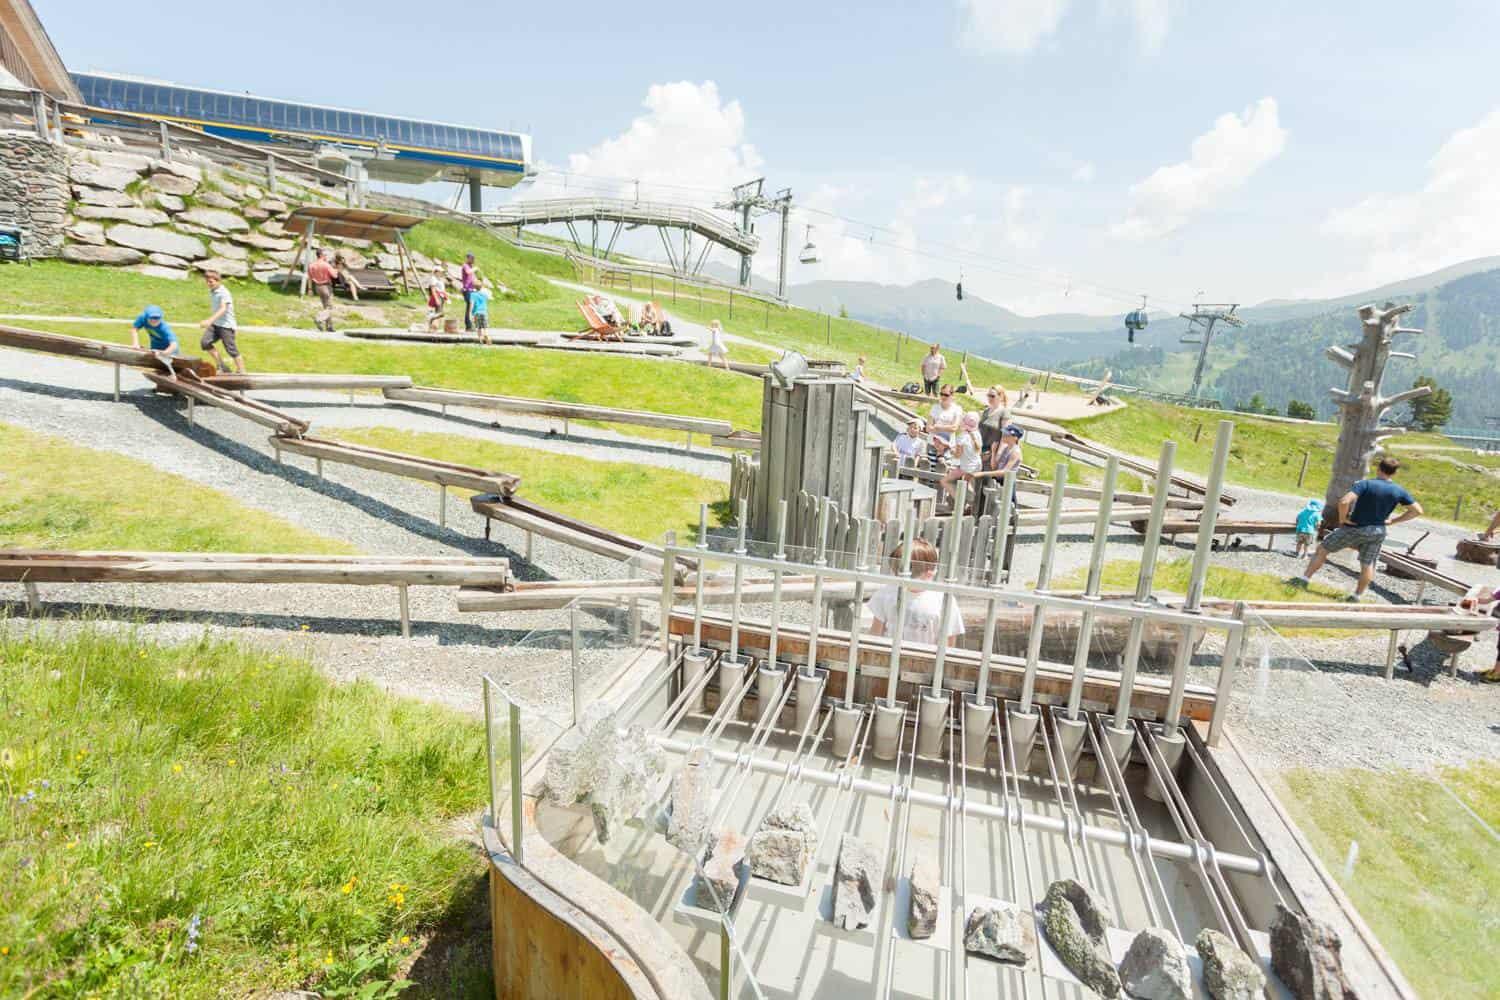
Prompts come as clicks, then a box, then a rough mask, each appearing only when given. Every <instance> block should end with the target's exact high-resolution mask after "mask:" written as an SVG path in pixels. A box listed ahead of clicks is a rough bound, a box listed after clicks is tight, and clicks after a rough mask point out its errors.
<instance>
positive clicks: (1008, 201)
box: [33, 0, 1500, 313]
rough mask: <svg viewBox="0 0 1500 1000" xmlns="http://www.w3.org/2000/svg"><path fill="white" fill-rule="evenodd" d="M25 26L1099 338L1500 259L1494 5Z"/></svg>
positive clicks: (1027, 6)
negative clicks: (360, 112) (1132, 322)
mask: <svg viewBox="0 0 1500 1000" xmlns="http://www.w3.org/2000/svg"><path fill="white" fill-rule="evenodd" d="M33 3H34V5H35V7H36V9H37V11H38V13H39V14H40V16H41V17H42V20H43V22H44V23H45V24H46V25H47V27H48V29H49V31H50V32H51V34H52V36H53V39H54V41H55V42H56V44H57V46H58V48H59V50H60V51H61V53H62V55H63V58H64V60H65V61H66V62H67V63H68V65H69V66H70V67H71V68H74V69H90V68H93V69H104V70H112V71H117V72H129V73H139V74H143V75H150V76H156V77H160V78H165V79H172V80H177V81H180V82H184V83H190V84H201V85H206V86H218V87H223V88H225V89H243V90H248V91H253V92H256V93H261V94H265V95H267V96H282V97H290V98H294V99H301V100H308V101H326V102H328V103H332V104H339V105H347V106H352V107H357V108H364V109H368V110H371V111H380V112H388V113H393V114H411V115H417V116H428V117H433V118H438V119H444V120H451V121H458V122H464V123H472V124H476V125H485V126H495V127H519V128H525V129H529V131H530V132H531V133H532V135H533V136H534V141H535V147H534V148H535V152H536V155H537V158H538V160H539V161H540V162H541V163H542V164H543V166H544V167H545V168H553V169H557V170H565V171H570V172H571V173H570V174H569V175H567V176H566V177H565V176H564V175H563V174H561V173H544V174H543V176H542V177H541V178H540V179H539V180H538V181H537V183H536V184H535V185H534V186H533V187H532V189H531V190H530V191H528V192H527V194H526V195H525V196H530V197H537V196H544V195H555V194H560V193H563V192H564V191H567V192H568V193H575V192H578V191H581V190H584V191H597V192H601V193H608V192H614V191H619V190H626V191H630V190H633V185H631V184H629V183H628V182H621V181H617V180H613V179H612V178H639V179H640V180H641V193H642V196H643V197H652V198H661V197H674V198H679V199H686V200H690V201H694V202H698V203H703V204H708V203H711V202H712V201H713V200H714V198H715V192H716V191H719V190H723V189H725V188H727V187H728V185H730V184H732V183H734V182H736V181H738V180H742V179H748V178H749V177H751V176H755V175H758V174H762V173H763V174H764V175H765V176H766V177H767V178H768V183H769V185H770V186H772V187H775V188H779V187H784V186H790V187H791V188H792V189H793V190H794V192H795V194H796V197H797V201H798V204H799V206H800V208H799V212H798V216H797V223H798V230H797V233H796V236H795V237H794V239H795V240H796V241H797V242H799V243H800V240H801V239H802V236H803V229H802V227H803V226H805V225H806V224H808V223H811V224H812V225H813V226H814V230H813V234H812V235H813V239H814V241H815V242H817V243H818V245H819V247H820V248H821V250H822V252H823V261H822V262H821V263H820V264H818V265H815V266H810V267H804V266H800V265H798V266H795V267H794V268H793V271H792V280H793V281H794V282H795V281H804V280H812V279H815V278H851V279H869V280H880V281H897V282H904V281H912V280H918V279H921V278H928V277H938V278H943V279H947V280H952V279H954V278H956V277H957V276H958V273H959V270H960V268H961V267H962V269H963V271H964V274H965V282H966V285H967V286H968V287H970V288H971V289H973V290H974V291H975V292H977V293H978V294H981V295H983V296H985V297H986V298H990V299H992V300H993V301H996V302H998V303H1000V304H1002V305H1007V306H1009V307H1011V308H1015V309H1017V310H1018V311H1021V312H1026V313H1036V312H1042V311H1064V310H1065V311H1088V312H1105V313H1108V312H1114V311H1118V310H1122V309H1124V308H1128V305H1129V302H1130V300H1131V298H1132V297H1133V296H1135V295H1137V294H1141V293H1145V294H1149V295H1150V296H1151V301H1152V303H1153V304H1157V303H1159V304H1161V305H1164V306H1175V305H1181V304H1183V303H1184V302H1185V301H1187V300H1189V299H1191V297H1193V296H1194V295H1195V294H1196V293H1197V292H1199V291H1202V292H1203V293H1204V296H1205V298H1206V299H1208V300H1213V301H1226V300H1227V301H1235V300H1237V301H1242V302H1247V303H1250V302H1256V301H1259V300H1263V299H1266V298H1271V297H1292V296H1305V295H1314V294H1333V293H1343V292H1352V291H1357V290H1359V289H1361V288H1364V287H1369V286H1371V285H1374V284H1378V283H1380V282H1384V281H1389V280H1394V279H1398V278H1401V277H1406V276H1409V275H1411V274H1415V273H1420V272H1423V271H1428V270H1433V269H1436V268H1438V267H1442V266H1445V265H1447V264H1451V263H1456V262H1458V261H1460V260H1464V259H1468V258H1471V257H1475V256H1481V255H1486V254H1490V253H1495V252H1497V245H1496V243H1497V241H1495V240H1494V239H1493V238H1492V236H1491V234H1493V233H1496V232H1500V180H1497V179H1496V178H1500V111H1497V107H1500V93H1497V90H1496V87H1495V82H1496V79H1497V74H1496V71H1495V69H1494V67H1495V59H1494V55H1493V51H1492V49H1493V40H1494V39H1495V38H1496V37H1500V5H1497V4H1494V3H1480V2H1450V0H1438V2H1433V3H1428V4H1424V5H1420V6H1414V5H1411V4H1403V5H1400V6H1398V5H1397V4H1395V3H1393V2H1387V0H1372V2H1365V3H1354V2H1350V0H1344V2H1339V3H1324V4H1307V3H1305V2H1304V3H1290V2H1280V0H1267V2H1259V3H1255V4H1243V3H1225V2H1198V3H1188V2H1183V0H1177V2H1174V0H957V2H954V3H933V4H920V5H919V4H910V3H906V4H888V3H866V4H863V5H860V6H859V7H857V8H851V7H846V6H844V5H827V4H809V3H805V2H804V3H796V4H794V3H781V2H770V3H762V4H760V5H756V6H748V7H747V6H741V5H734V6H731V5H705V4H702V3H691V4H690V3H651V2H645V3H635V4H630V5H624V4H618V3H608V4H605V3H594V2H592V0H575V2H573V3H569V4H524V5H517V4H503V5H502V4H483V3H479V4H458V3H455V4H442V5H437V6H434V7H433V8H425V9H424V8H422V7H421V6H420V5H413V4H409V3H405V2H402V3H396V2H390V0H366V2H364V3H362V4H361V5H360V7H359V14H357V15H355V14H353V13H350V12H347V11H345V10H341V8H342V7H343V5H335V4H330V3H314V2H307V0H304V2H297V3H293V2H284V0H263V2H261V3H259V4H257V5H255V7H254V8H253V11H252V9H251V8H221V7H215V6H213V5H205V4H202V3H195V4H189V3H185V2H177V0H157V2H156V3H155V4H154V5H153V6H152V8H151V12H150V13H149V14H148V13H147V12H146V9H145V8H142V7H139V6H132V5H121V4H118V3H105V2H102V0H68V2H66V3H63V2H61V0H33ZM1320 8H1321V9H1320ZM505 197H508V196H507V195H505V194H502V193H499V192H495V193H492V194H491V195H490V199H491V201H492V202H499V201H500V200H503V199H504V198H505ZM851 220H857V221H851ZM768 221H769V220H768ZM767 224H768V223H767ZM763 225H765V224H763ZM873 227H879V228H873ZM764 231H766V230H764V229H763V232H764ZM637 247H638V248H639V249H641V250H643V251H647V250H650V249H651V247H650V244H649V243H644V242H642V243H638V244H637ZM658 253H659V250H658ZM771 257H772V255H771V254H769V253H763V254H761V255H760V256H759V258H758V259H757V264H756V266H757V270H759V271H762V272H766V271H769V270H770V269H771V268H772V267H773V266H774V265H773V261H772V259H771ZM723 262H725V263H727V262H728V261H727V260H725V261H723Z"/></svg>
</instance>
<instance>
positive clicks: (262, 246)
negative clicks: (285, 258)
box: [229, 232, 297, 250]
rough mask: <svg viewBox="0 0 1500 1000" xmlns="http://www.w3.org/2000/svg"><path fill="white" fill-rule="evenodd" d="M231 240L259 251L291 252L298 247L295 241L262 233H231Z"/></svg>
mask: <svg viewBox="0 0 1500 1000" xmlns="http://www.w3.org/2000/svg"><path fill="white" fill-rule="evenodd" d="M229 238H230V239H232V240H234V241H235V242H236V243H243V244H245V246H247V247H254V248H255V249H257V250H290V249H292V248H293V247H295V246H296V245H297V243H296V241H295V240H279V239H273V238H272V237H270V236H263V235H261V234H260V233H241V232H236V233H230V234H229Z"/></svg>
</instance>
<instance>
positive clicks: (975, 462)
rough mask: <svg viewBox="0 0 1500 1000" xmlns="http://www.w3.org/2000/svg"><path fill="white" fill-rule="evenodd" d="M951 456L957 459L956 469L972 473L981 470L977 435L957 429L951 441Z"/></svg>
mask: <svg viewBox="0 0 1500 1000" xmlns="http://www.w3.org/2000/svg"><path fill="white" fill-rule="evenodd" d="M953 456H954V457H955V458H957V459H958V467H959V468H960V469H962V470H964V471H965V472H968V473H974V472H978V471H979V470H980V469H982V468H983V467H984V461H983V456H982V455H981V453H980V445H979V434H978V433H977V432H975V431H966V430H964V429H963V428H959V431H958V434H957V435H956V436H955V438H954V441H953Z"/></svg>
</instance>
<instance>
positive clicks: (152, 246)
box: [104, 226, 208, 260]
mask: <svg viewBox="0 0 1500 1000" xmlns="http://www.w3.org/2000/svg"><path fill="white" fill-rule="evenodd" d="M104 238H105V239H107V240H109V242H111V243H117V244H119V245H120V246H123V247H131V248H132V249H135V250H140V251H143V252H144V253H166V254H171V255H172V256H173V257H183V258H185V259H187V260H197V259H198V258H200V257H207V256H208V251H207V250H204V249H203V243H202V242H201V241H200V240H198V239H197V238H196V237H193V236H183V235H182V234H181V233H174V232H172V231H170V230H167V229H147V228H145V227H142V226H110V227H109V228H108V229H106V230H105V231H104Z"/></svg>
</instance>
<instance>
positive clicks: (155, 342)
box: [130, 306, 179, 374]
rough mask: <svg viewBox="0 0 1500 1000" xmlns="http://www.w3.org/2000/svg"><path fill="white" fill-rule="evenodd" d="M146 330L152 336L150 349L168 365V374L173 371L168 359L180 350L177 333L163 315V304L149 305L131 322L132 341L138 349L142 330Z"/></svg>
mask: <svg viewBox="0 0 1500 1000" xmlns="http://www.w3.org/2000/svg"><path fill="white" fill-rule="evenodd" d="M142 330H145V331H146V335H147V336H148V337H149V338H150V345H151V346H150V351H151V353H152V354H154V355H156V360H158V361H160V362H161V363H162V364H163V365H165V366H166V369H167V372H168V374H170V373H171V371H172V362H170V361H168V360H167V359H168V358H170V357H171V356H172V355H174V354H176V353H177V352H178V347H179V345H178V343H177V334H175V333H173V332H172V328H171V327H170V326H168V325H167V321H166V319H164V318H163V316H162V311H161V306H147V307H146V308H145V311H143V312H142V313H141V314H140V315H139V316H137V317H136V318H135V322H133V323H131V324H130V342H131V343H132V344H134V345H135V348H136V350H140V348H141V331H142Z"/></svg>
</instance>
